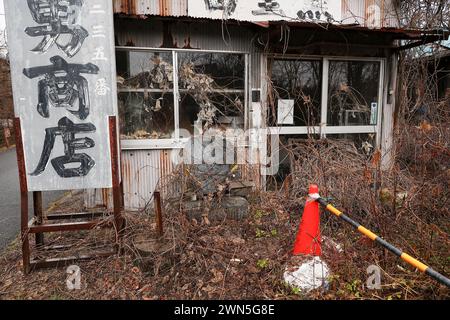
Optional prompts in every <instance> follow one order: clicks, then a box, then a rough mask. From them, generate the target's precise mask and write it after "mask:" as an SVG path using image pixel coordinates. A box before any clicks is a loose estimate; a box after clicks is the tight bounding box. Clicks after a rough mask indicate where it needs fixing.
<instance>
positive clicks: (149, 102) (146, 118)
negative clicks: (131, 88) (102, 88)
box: [119, 92, 175, 139]
mask: <svg viewBox="0 0 450 320" xmlns="http://www.w3.org/2000/svg"><path fill="white" fill-rule="evenodd" d="M173 101H174V100H173V94H172V93H150V92H121V93H119V115H120V119H121V123H120V124H121V138H122V139H170V138H172V134H173V132H174V130H175V121H174V106H173Z"/></svg>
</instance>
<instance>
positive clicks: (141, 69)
mask: <svg viewBox="0 0 450 320" xmlns="http://www.w3.org/2000/svg"><path fill="white" fill-rule="evenodd" d="M116 57H117V59H116V60H117V74H118V92H119V94H118V100H119V114H120V117H121V128H120V131H121V138H122V139H123V140H125V142H126V141H129V140H142V142H143V143H144V144H140V146H141V147H145V146H146V145H145V143H146V141H148V146H149V147H152V146H153V144H152V142H151V141H153V140H160V141H161V142H158V143H155V144H154V145H157V146H161V145H162V144H161V143H163V142H164V141H168V142H170V141H171V143H174V142H175V141H176V140H178V137H177V134H178V132H179V129H186V130H187V131H189V132H190V133H193V132H194V126H196V125H198V126H201V127H203V128H205V127H218V128H223V129H226V128H229V127H234V128H243V127H244V114H245V106H246V98H245V97H246V95H245V93H246V83H245V79H246V58H245V54H237V53H216V52H200V51H178V50H161V49H159V50H157V49H156V50H153V49H131V48H118V49H117V52H116ZM181 136H182V134H181ZM124 145H125V147H126V143H125V144H124Z"/></svg>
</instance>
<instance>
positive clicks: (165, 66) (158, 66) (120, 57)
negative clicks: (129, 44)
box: [116, 50, 173, 91]
mask: <svg viewBox="0 0 450 320" xmlns="http://www.w3.org/2000/svg"><path fill="white" fill-rule="evenodd" d="M116 61H117V62H116V64H117V82H118V88H119V90H121V89H144V88H145V89H155V90H162V91H167V90H170V89H173V67H172V53H171V52H157V51H152V52H149V51H145V52H144V51H123V50H117V51H116Z"/></svg>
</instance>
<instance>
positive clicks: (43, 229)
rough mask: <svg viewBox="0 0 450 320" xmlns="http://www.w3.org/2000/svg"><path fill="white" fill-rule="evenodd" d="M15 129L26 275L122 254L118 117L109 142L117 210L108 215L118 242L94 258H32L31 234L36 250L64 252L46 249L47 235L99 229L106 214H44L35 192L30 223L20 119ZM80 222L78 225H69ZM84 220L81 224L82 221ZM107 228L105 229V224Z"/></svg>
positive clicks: (113, 118)
mask: <svg viewBox="0 0 450 320" xmlns="http://www.w3.org/2000/svg"><path fill="white" fill-rule="evenodd" d="M14 129H15V138H16V152H17V163H18V168H19V181H20V198H21V201H20V206H21V214H20V221H21V224H20V226H21V227H20V229H21V239H22V260H23V269H24V273H25V274H28V273H30V272H31V271H32V270H33V269H36V268H45V267H57V266H60V265H66V264H71V263H74V262H76V261H80V260H89V259H94V258H97V257H104V256H110V255H112V254H115V253H117V252H118V250H119V248H120V242H121V240H122V237H123V231H124V228H125V219H124V218H123V216H122V214H121V211H122V210H123V188H122V184H121V179H120V169H119V165H120V157H119V144H118V135H117V118H116V116H110V117H109V141H110V150H111V169H112V189H113V210H112V212H106V213H107V214H108V215H111V214H112V215H113V217H114V219H113V223H112V224H111V223H110V224H109V225H108V224H106V226H107V227H114V229H115V231H116V242H115V244H114V247H113V249H112V250H109V251H103V252H95V253H92V254H90V255H83V256H68V257H62V258H53V259H32V257H31V248H30V239H29V235H30V234H35V242H36V250H37V251H38V252H39V251H40V250H44V249H45V251H47V252H48V251H52V250H60V249H62V248H61V246H53V247H45V245H44V234H45V233H50V232H59V231H63V232H76V231H81V230H92V229H94V228H95V227H97V226H101V225H102V219H99V217H103V216H104V215H105V212H98V211H97V212H79V213H78V212H77V213H56V214H49V215H46V216H45V215H44V212H43V209H42V192H41V191H34V192H33V209H34V210H33V211H34V216H33V218H32V219H31V220H28V187H27V176H26V170H25V158H24V150H23V141H22V130H21V122H20V118H18V117H16V118H15V119H14ZM73 220H78V221H77V222H67V221H73ZM80 220H81V221H80ZM103 226H105V225H104V224H103Z"/></svg>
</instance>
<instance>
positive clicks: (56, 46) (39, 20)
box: [5, 0, 117, 191]
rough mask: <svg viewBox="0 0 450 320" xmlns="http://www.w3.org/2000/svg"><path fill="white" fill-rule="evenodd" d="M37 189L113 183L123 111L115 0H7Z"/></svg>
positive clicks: (30, 178) (19, 104) (31, 176)
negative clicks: (115, 119)
mask: <svg viewBox="0 0 450 320" xmlns="http://www.w3.org/2000/svg"><path fill="white" fill-rule="evenodd" d="M5 12H6V18H7V21H6V22H7V32H8V44H9V56H10V62H11V70H12V82H13V93H14V105H15V113H16V116H17V117H19V118H20V121H21V128H22V140H23V148H24V157H25V167H26V176H27V185H28V190H29V191H46V190H70V189H88V188H109V187H111V185H112V183H111V180H112V172H111V154H110V141H109V127H108V117H109V116H113V115H116V114H117V111H116V109H117V96H116V94H117V88H116V79H115V76H116V71H115V54H114V34H113V9H112V1H110V0H89V1H88V0H5Z"/></svg>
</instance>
